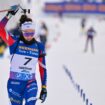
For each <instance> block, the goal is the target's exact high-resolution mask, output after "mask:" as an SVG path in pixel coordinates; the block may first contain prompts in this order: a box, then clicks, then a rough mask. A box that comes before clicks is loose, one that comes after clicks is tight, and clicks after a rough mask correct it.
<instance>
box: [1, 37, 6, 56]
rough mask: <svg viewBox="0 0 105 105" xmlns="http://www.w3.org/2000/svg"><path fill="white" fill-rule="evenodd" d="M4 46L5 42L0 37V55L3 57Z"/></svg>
mask: <svg viewBox="0 0 105 105" xmlns="http://www.w3.org/2000/svg"><path fill="white" fill-rule="evenodd" d="M6 47H7V45H6V43H5V42H4V41H3V40H2V39H1V38H0V57H3V55H4V52H5V49H6Z"/></svg>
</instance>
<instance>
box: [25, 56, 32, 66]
mask: <svg viewBox="0 0 105 105" xmlns="http://www.w3.org/2000/svg"><path fill="white" fill-rule="evenodd" d="M25 59H26V62H25V63H24V65H27V64H28V63H29V62H30V61H31V60H32V58H28V57H25Z"/></svg>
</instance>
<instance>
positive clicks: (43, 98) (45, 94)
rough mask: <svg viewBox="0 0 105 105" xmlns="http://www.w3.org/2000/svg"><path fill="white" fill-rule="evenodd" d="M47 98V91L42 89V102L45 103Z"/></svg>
mask: <svg viewBox="0 0 105 105" xmlns="http://www.w3.org/2000/svg"><path fill="white" fill-rule="evenodd" d="M46 97H47V89H46V88H42V90H41V93H40V97H39V99H40V100H42V102H41V103H43V102H44V101H45V100H46Z"/></svg>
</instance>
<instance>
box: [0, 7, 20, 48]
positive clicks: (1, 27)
mask: <svg viewBox="0 0 105 105" xmlns="http://www.w3.org/2000/svg"><path fill="white" fill-rule="evenodd" d="M18 10H19V7H18V6H16V7H15V9H13V6H12V8H11V10H10V11H9V12H8V13H7V15H6V16H5V17H4V18H3V19H2V20H1V22H0V37H1V38H2V39H3V40H4V41H5V43H6V44H8V45H9V46H11V45H13V44H14V42H15V40H14V39H13V38H12V37H11V36H10V35H9V33H7V32H6V30H5V26H6V24H7V22H8V20H9V19H10V18H11V17H12V16H13V15H15V14H16V13H17V11H18Z"/></svg>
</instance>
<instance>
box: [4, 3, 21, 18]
mask: <svg viewBox="0 0 105 105" xmlns="http://www.w3.org/2000/svg"><path fill="white" fill-rule="evenodd" d="M18 10H19V5H14V6H11V8H10V11H8V13H7V15H6V16H7V17H8V18H11V17H12V16H13V15H15V14H16V13H17V12H18Z"/></svg>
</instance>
